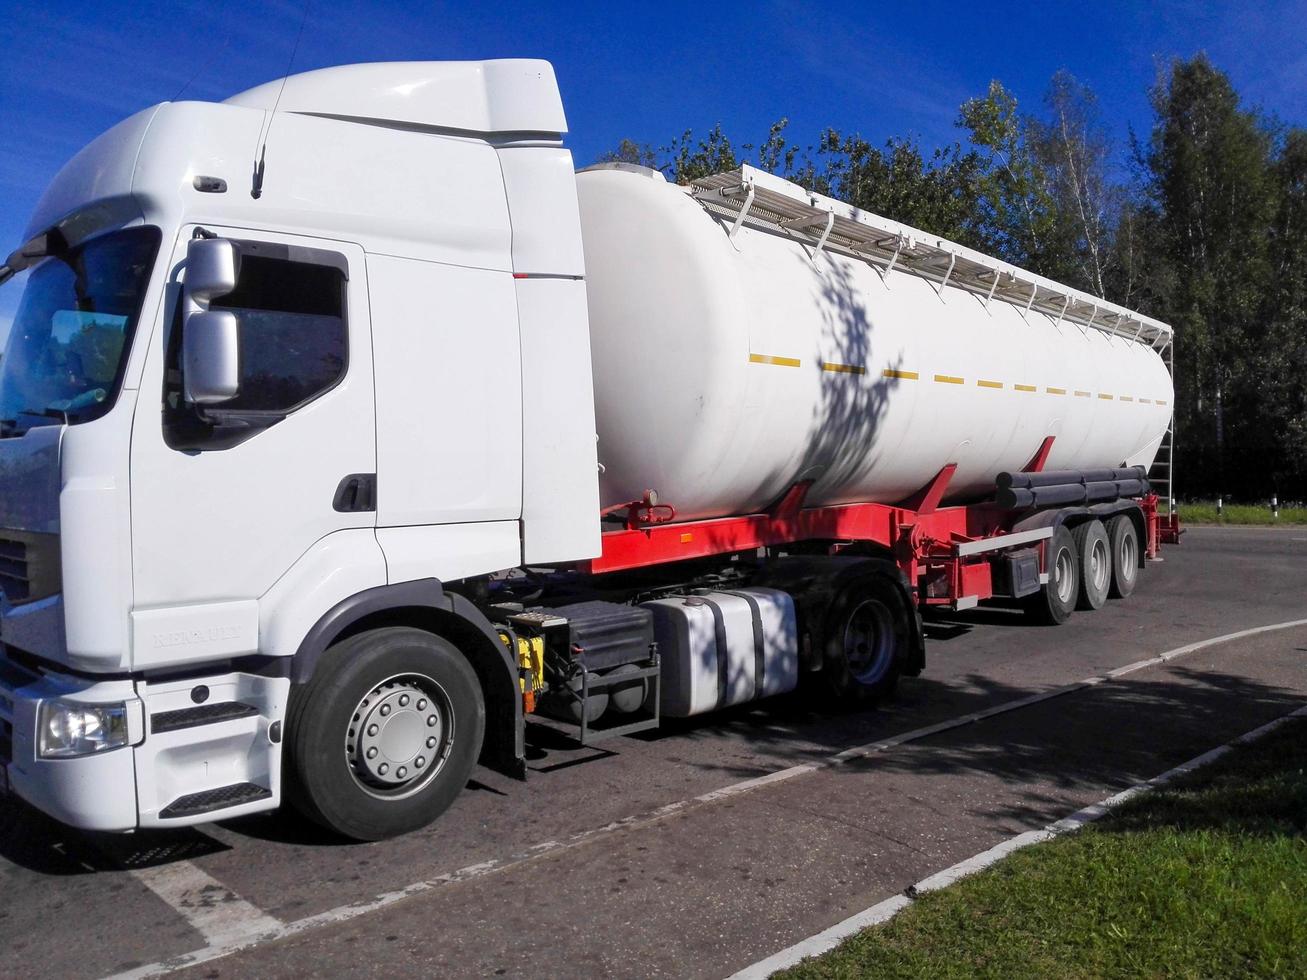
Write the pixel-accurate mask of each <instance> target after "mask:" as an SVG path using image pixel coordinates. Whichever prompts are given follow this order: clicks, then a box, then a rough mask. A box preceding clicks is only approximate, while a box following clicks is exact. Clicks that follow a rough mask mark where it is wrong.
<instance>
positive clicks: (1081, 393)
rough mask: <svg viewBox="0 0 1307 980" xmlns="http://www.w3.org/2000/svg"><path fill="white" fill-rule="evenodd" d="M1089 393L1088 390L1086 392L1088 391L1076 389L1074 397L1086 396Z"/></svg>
mask: <svg viewBox="0 0 1307 980" xmlns="http://www.w3.org/2000/svg"><path fill="white" fill-rule="evenodd" d="M1089 395H1090V392H1088V391H1077V392H1076V397H1077V398H1088V397H1089Z"/></svg>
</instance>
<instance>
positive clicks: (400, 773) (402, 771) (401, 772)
mask: <svg viewBox="0 0 1307 980" xmlns="http://www.w3.org/2000/svg"><path fill="white" fill-rule="evenodd" d="M395 775H396V776H398V777H399V778H400V779H403V778H404V777H405V776H407V775H408V770H407V769H405V768H404V767H403V766H400V767H399V769H398V770H397V771H396V772H395Z"/></svg>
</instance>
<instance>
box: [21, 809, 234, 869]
mask: <svg viewBox="0 0 1307 980" xmlns="http://www.w3.org/2000/svg"><path fill="white" fill-rule="evenodd" d="M225 850H229V848H228V846H227V845H226V844H223V843H222V842H220V841H218V840H215V839H214V838H212V837H210V836H209V835H208V834H205V833H203V832H202V831H198V830H195V829H193V828H189V827H188V828H184V829H178V830H159V831H139V832H137V833H135V834H101V833H90V832H85V831H79V830H74V829H73V828H71V827H65V826H64V825H63V824H61V823H59V822H58V821H56V820H53V819H51V818H50V817H47V816H46V815H45V814H43V813H41V812H40V811H38V810H36V809H34V808H32V807H30V806H28V805H27V804H26V803H23V802H22V801H20V800H16V799H13V798H9V799H6V800H3V801H0V859H2V860H5V861H8V862H9V863H11V864H14V865H17V866H18V867H20V868H25V869H26V870H28V871H34V872H36V873H37V874H42V875H50V876H52V877H64V876H70V875H85V874H96V873H98V872H101V871H132V870H136V869H140V868H150V867H155V866H157V865H161V864H172V863H173V862H175V861H186V860H190V859H192V858H197V857H202V856H204V855H206V854H214V853H217V852H219V851H225Z"/></svg>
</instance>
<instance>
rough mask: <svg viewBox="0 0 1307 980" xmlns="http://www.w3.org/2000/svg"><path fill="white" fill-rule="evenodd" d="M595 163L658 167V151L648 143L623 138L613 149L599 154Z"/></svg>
mask: <svg viewBox="0 0 1307 980" xmlns="http://www.w3.org/2000/svg"><path fill="white" fill-rule="evenodd" d="M595 163H633V164H635V165H637V166H640V167H650V168H652V169H655V170H656V169H658V153H657V151H656V150H655V149H654V148H653V147H652V146H650V145H649V144H648V143H637V142H636V141H635V140H630V139H624V140H622V141H621V142H619V143H618V144H617V146H616V148H615V149H612V150H609V151H608V152H606V153H601V154H599V156H598V157H596V158H595Z"/></svg>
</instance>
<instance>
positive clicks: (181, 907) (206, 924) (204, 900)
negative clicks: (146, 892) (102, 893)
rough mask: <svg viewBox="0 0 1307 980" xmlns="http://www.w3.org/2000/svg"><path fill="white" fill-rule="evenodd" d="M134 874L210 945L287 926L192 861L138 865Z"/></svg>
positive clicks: (262, 933)
mask: <svg viewBox="0 0 1307 980" xmlns="http://www.w3.org/2000/svg"><path fill="white" fill-rule="evenodd" d="M131 875H132V877H133V878H135V879H136V880H137V881H139V882H140V883H141V884H143V885H145V887H146V888H148V889H150V891H152V892H154V894H156V895H158V896H159V897H160V898H161V899H163V900H164V901H165V902H167V903H168V905H169V906H171V907H172V909H173V910H174V911H175V912H177V913H178V914H179V915H180V916H181V917H182V918H184V919H185V920H186V921H187V922H189V923H190V925H191V927H192V928H193V929H195V931H196V932H198V933H199V934H200V935H201V936H203V937H204V941H205V942H206V943H207V944H208V945H210V946H220V947H222V946H226V945H228V944H229V943H231V942H233V941H234V940H239V939H243V938H245V937H248V936H272V935H276V934H277V933H279V932H280V931H281V929H282V928H283V924H282V922H281V920H280V919H276V918H273V917H272V916H271V915H268V914H267V913H266V912H263V911H260V910H259V909H257V908H255V907H254V906H253V905H251V904H250V903H249V902H247V901H245V899H243V898H241V897H240V896H239V895H237V894H236V893H235V892H233V891H232V890H231V889H230V888H228V887H227V886H226V885H224V884H222V883H221V882H219V881H218V880H217V879H215V878H212V877H210V876H209V875H208V874H206V873H205V872H203V871H201V870H200V869H199V868H198V867H196V866H195V865H194V864H192V863H191V862H190V861H177V862H174V863H173V864H163V865H159V866H157V867H153V868H138V869H136V870H133V871H132V872H131Z"/></svg>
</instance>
